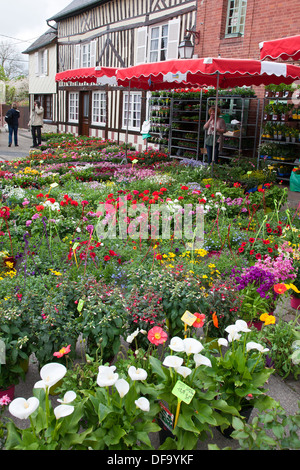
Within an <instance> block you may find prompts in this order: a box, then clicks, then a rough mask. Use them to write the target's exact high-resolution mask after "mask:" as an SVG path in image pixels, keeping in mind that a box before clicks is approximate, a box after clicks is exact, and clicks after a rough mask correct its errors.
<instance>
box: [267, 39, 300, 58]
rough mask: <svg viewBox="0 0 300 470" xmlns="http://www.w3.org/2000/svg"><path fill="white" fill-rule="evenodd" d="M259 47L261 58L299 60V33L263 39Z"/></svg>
mask: <svg viewBox="0 0 300 470" xmlns="http://www.w3.org/2000/svg"><path fill="white" fill-rule="evenodd" d="M259 47H260V58H261V60H264V59H269V60H276V59H282V60H288V59H293V60H295V61H297V60H300V35H298V36H290V37H287V38H281V39H274V40H273V41H263V42H261V43H260V44H259Z"/></svg>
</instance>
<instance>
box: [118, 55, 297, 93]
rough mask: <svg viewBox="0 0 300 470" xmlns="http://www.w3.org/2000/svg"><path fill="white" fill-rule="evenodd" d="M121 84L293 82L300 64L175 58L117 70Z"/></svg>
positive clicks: (167, 85)
mask: <svg viewBox="0 0 300 470" xmlns="http://www.w3.org/2000/svg"><path fill="white" fill-rule="evenodd" d="M116 77H117V82H118V85H121V86H126V87H131V88H140V89H143V90H156V89H171V88H177V87H178V86H182V87H184V86H185V87H188V86H189V87H192V86H214V87H217V86H219V87H220V88H233V87H236V86H243V85H245V86H251V85H268V84H271V83H272V84H273V83H274V84H279V83H287V84H289V83H292V82H294V81H295V80H298V79H300V67H297V66H295V65H290V64H285V63H277V62H270V61H260V60H252V59H225V58H210V57H208V58H204V59H175V60H167V61H162V62H152V63H148V64H140V65H136V66H133V67H128V68H123V69H118V70H117V72H116Z"/></svg>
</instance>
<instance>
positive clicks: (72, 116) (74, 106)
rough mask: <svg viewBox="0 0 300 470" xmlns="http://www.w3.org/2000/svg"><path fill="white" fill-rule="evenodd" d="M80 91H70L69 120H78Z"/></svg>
mask: <svg viewBox="0 0 300 470" xmlns="http://www.w3.org/2000/svg"><path fill="white" fill-rule="evenodd" d="M78 109H79V93H78V92H76V93H74V92H70V93H69V121H70V122H78Z"/></svg>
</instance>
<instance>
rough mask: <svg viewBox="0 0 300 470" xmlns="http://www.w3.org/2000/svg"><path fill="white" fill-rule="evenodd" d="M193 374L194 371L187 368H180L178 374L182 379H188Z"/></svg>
mask: <svg viewBox="0 0 300 470" xmlns="http://www.w3.org/2000/svg"><path fill="white" fill-rule="evenodd" d="M191 372H192V369H190V368H189V367H185V366H179V367H178V368H177V373H178V374H180V375H182V377H184V378H186V377H187V376H188V375H190V374H191Z"/></svg>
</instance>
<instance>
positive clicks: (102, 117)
mask: <svg viewBox="0 0 300 470" xmlns="http://www.w3.org/2000/svg"><path fill="white" fill-rule="evenodd" d="M105 123H106V93H105V92H103V91H94V92H93V99H92V124H100V125H101V124H102V125H104V124H105Z"/></svg>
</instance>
